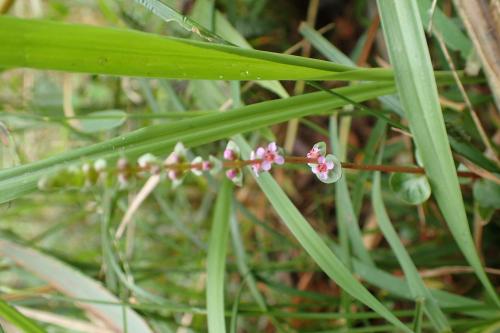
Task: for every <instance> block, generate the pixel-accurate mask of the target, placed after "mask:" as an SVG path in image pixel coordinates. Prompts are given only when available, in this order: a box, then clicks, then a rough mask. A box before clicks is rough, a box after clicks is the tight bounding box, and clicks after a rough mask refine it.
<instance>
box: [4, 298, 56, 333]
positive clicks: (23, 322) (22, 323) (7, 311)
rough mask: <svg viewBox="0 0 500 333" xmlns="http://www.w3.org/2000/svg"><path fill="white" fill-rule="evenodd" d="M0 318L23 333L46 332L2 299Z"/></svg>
mask: <svg viewBox="0 0 500 333" xmlns="http://www.w3.org/2000/svg"><path fill="white" fill-rule="evenodd" d="M0 316H1V317H2V318H4V319H5V320H7V321H9V322H10V323H12V324H13V325H15V326H17V327H18V328H20V329H21V330H23V332H26V333H46V331H45V330H44V329H43V328H41V327H40V326H38V324H36V323H35V322H34V321H33V320H31V319H29V318H27V317H25V316H24V315H23V314H22V313H21V312H19V311H17V310H16V308H14V307H13V306H11V305H10V304H8V303H7V302H5V301H4V300H2V299H0ZM0 332H2V331H1V326H0Z"/></svg>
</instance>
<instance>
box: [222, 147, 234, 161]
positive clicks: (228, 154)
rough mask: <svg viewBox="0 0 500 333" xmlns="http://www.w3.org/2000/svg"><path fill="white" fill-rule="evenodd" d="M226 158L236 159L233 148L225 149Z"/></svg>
mask: <svg viewBox="0 0 500 333" xmlns="http://www.w3.org/2000/svg"><path fill="white" fill-rule="evenodd" d="M224 159H226V160H230V161H232V160H234V159H236V154H235V153H234V151H233V150H231V149H226V150H224Z"/></svg>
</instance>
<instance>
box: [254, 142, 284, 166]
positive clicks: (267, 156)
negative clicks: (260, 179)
mask: <svg viewBox="0 0 500 333" xmlns="http://www.w3.org/2000/svg"><path fill="white" fill-rule="evenodd" d="M255 156H256V157H257V158H258V159H261V160H262V162H261V163H260V168H261V169H262V170H264V171H269V170H271V166H272V164H273V163H276V164H283V163H285V158H284V157H283V156H281V155H280V154H279V153H278V147H277V146H276V142H271V143H270V144H269V145H268V146H267V149H264V148H262V147H259V148H257V152H256V153H255ZM254 171H255V170H254Z"/></svg>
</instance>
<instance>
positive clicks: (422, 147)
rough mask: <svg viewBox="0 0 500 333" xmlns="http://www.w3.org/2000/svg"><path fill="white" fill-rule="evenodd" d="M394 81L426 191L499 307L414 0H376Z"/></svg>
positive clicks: (499, 301)
mask: <svg viewBox="0 0 500 333" xmlns="http://www.w3.org/2000/svg"><path fill="white" fill-rule="evenodd" d="M378 7H379V12H380V15H381V18H382V27H383V30H384V35H385V40H386V42H387V44H388V48H389V55H390V58H391V63H392V65H393V66H394V69H395V77H396V84H397V87H398V92H399V95H400V97H401V102H402V104H403V106H404V109H405V112H406V115H407V117H408V120H409V124H410V129H411V132H412V133H413V137H414V141H415V144H416V146H417V148H418V150H419V151H420V154H421V157H422V160H423V164H424V166H425V170H426V174H427V176H428V177H429V182H430V184H431V187H432V192H433V194H434V197H435V198H436V201H437V203H438V205H439V208H440V209H441V212H442V213H443V216H444V218H445V219H446V222H447V223H448V226H449V229H450V231H451V233H452V234H453V237H454V238H455V240H456V242H457V244H458V246H459V247H460V249H461V251H462V253H463V254H464V256H465V258H466V259H467V261H468V262H469V264H470V265H471V266H472V267H473V268H474V271H475V273H476V275H477V276H478V278H479V280H480V281H481V282H482V284H483V286H484V288H485V289H486V292H487V293H488V295H489V297H490V298H491V299H492V300H493V301H494V302H495V303H496V304H497V306H499V307H500V300H499V299H498V295H497V293H496V292H495V290H494V288H493V286H492V285H491V283H490V281H489V280H488V277H487V276H486V273H485V272H484V269H483V267H482V265H481V261H480V259H479V256H478V254H477V252H476V249H475V247H474V242H473V240H472V236H471V232H470V229H469V224H468V221H467V216H466V213H465V207H464V204H463V200H462V194H461V191H460V186H459V183H458V177H457V173H456V169H455V165H454V163H453V158H452V155H451V150H450V146H449V142H448V137H447V135H446V129H445V125H444V120H443V115H442V112H441V106H440V104H439V98H438V92H437V87H436V82H435V79H434V75H433V71H432V63H431V60H430V56H429V51H428V48H427V44H426V41H425V36H424V32H423V27H422V23H421V21H420V17H419V14H418V8H417V5H416V1H414V0H412V1H393V0H378Z"/></svg>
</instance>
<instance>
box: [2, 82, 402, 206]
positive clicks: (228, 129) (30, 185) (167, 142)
mask: <svg viewBox="0 0 500 333" xmlns="http://www.w3.org/2000/svg"><path fill="white" fill-rule="evenodd" d="M338 91H339V92H340V93H342V95H344V96H349V98H350V99H352V100H356V101H358V102H359V101H363V100H368V99H371V98H374V97H376V96H380V95H385V94H389V93H392V92H393V91H394V87H393V85H392V84H388V83H372V84H363V85H355V86H350V87H346V88H340V89H339V90H338ZM345 104H347V102H346V101H345V100H343V99H340V98H336V97H335V96H331V95H329V94H327V93H324V92H319V93H312V94H305V95H301V96H296V97H291V98H287V99H282V100H274V101H268V102H263V103H259V104H254V105H250V106H245V107H241V108H238V109H234V110H231V111H228V112H219V113H213V114H209V115H206V116H199V117H196V118H194V119H185V120H181V121H177V122H174V123H169V124H160V125H153V126H149V127H146V128H141V129H139V130H136V131H134V132H131V133H128V134H125V135H121V136H118V137H115V138H113V139H110V140H107V141H105V142H102V143H98V144H95V145H91V146H88V147H83V148H79V149H73V150H71V151H67V152H64V153H61V154H58V155H56V156H53V157H50V158H47V159H45V160H41V161H37V162H33V163H30V164H26V165H21V166H18V167H13V168H9V169H4V170H0V203H3V202H7V201H9V200H12V199H15V198H17V197H19V196H20V195H23V194H26V193H29V192H32V191H34V190H35V189H36V186H37V182H38V180H39V179H40V178H41V177H43V176H44V175H49V174H51V173H54V172H55V171H57V169H58V168H60V167H61V166H67V165H70V164H71V163H78V162H81V159H82V158H86V159H97V158H106V159H110V160H111V161H113V160H115V159H116V158H117V157H119V156H123V155H125V156H128V157H131V158H134V157H138V156H139V155H142V154H144V153H152V154H165V153H168V152H169V150H171V149H173V147H174V145H175V144H176V143H177V142H179V141H182V142H183V143H184V144H185V145H186V146H188V147H193V146H197V145H202V144H205V143H209V142H213V141H216V140H220V139H223V138H227V137H230V136H231V135H235V134H238V133H245V132H249V131H252V130H256V129H260V128H263V127H266V126H269V125H273V124H277V123H280V122H284V121H287V120H289V119H293V118H297V117H304V116H308V115H312V114H317V113H322V112H326V111H329V110H332V109H335V108H338V107H341V106H343V105H345Z"/></svg>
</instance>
